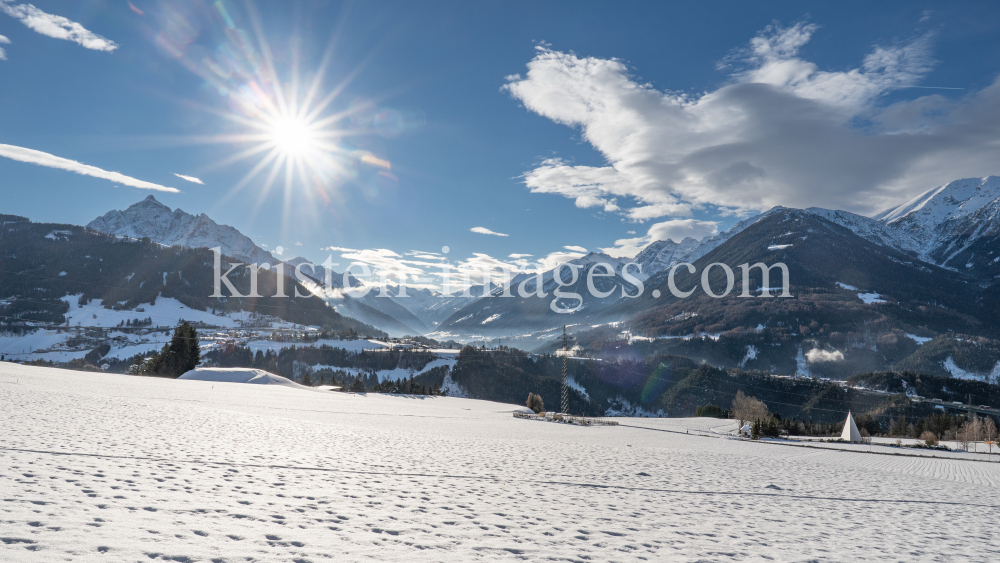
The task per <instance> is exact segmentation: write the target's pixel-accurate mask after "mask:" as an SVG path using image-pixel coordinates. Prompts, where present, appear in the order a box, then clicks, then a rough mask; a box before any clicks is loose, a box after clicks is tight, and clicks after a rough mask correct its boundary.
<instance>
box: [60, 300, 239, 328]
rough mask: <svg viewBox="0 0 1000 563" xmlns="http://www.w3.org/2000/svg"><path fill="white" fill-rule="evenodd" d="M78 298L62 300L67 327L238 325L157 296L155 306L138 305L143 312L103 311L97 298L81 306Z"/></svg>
mask: <svg viewBox="0 0 1000 563" xmlns="http://www.w3.org/2000/svg"><path fill="white" fill-rule="evenodd" d="M80 297H82V295H67V296H65V297H62V298H61V299H62V300H63V301H65V302H66V303H67V304H68V305H69V311H68V312H67V313H66V316H68V317H71V318H70V325H72V326H84V327H88V326H92V327H115V326H118V323H120V322H122V321H128V320H131V319H136V318H140V319H145V318H146V317H149V318H151V319H153V326H169V327H174V326H176V325H177V323H178V322H179V321H180V320H181V319H184V320H185V321H190V322H203V323H205V324H208V325H214V326H220V327H230V328H232V327H237V326H239V322H238V321H237V320H235V319H233V318H231V317H226V316H222V315H213V314H212V312H211V311H199V310H197V309H192V308H190V307H186V306H184V305H183V304H182V303H181V302H180V301H178V300H176V299H174V298H173V297H163V296H160V297H157V298H156V304H155V305H150V304H149V303H143V304H142V305H141V306H140V307H141V308H142V309H143V311H138V310H134V309H126V310H124V311H115V310H113V309H105V308H104V307H103V302H102V301H101V300H100V299H94V300H92V301H91V302H90V303H87V304H85V305H83V306H82V307H81V306H79V305H78V302H79V300H80Z"/></svg>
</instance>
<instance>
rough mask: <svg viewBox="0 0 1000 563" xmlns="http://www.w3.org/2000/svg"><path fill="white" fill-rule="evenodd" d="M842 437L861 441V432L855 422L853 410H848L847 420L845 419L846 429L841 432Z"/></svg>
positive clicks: (842, 438)
mask: <svg viewBox="0 0 1000 563" xmlns="http://www.w3.org/2000/svg"><path fill="white" fill-rule="evenodd" d="M840 439H841V440H845V441H847V442H860V441H861V432H858V425H857V424H854V417H853V416H851V411H847V420H845V421H844V431H843V432H841V433H840Z"/></svg>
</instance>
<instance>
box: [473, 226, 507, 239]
mask: <svg viewBox="0 0 1000 563" xmlns="http://www.w3.org/2000/svg"><path fill="white" fill-rule="evenodd" d="M469 230H470V231H472V232H474V233H479V234H481V235H493V236H495V237H506V236H510V235H505V234H503V233H497V232H494V231H491V230H489V229H487V228H486V227H472V228H471V229H469Z"/></svg>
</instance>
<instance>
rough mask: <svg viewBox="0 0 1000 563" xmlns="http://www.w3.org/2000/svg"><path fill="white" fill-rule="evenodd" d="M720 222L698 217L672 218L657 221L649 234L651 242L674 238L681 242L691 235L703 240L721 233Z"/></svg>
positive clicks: (673, 239) (675, 240)
mask: <svg viewBox="0 0 1000 563" xmlns="http://www.w3.org/2000/svg"><path fill="white" fill-rule="evenodd" d="M718 227H719V224H718V223H717V222H715V221H699V220H698V219H671V220H670V221H664V222H662V223H656V224H655V225H653V226H652V227H650V228H649V232H648V233H647V236H649V237H650V239H651V240H650V242H652V241H654V240H672V241H674V242H681V241H682V240H684V239H686V238H688V237H691V238H694V239H697V240H701V239H703V238H705V237H706V236H714V235H717V234H719V228H718Z"/></svg>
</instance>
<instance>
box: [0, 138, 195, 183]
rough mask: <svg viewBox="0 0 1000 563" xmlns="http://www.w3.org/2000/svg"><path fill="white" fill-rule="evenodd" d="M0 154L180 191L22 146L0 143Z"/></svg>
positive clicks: (80, 172)
mask: <svg viewBox="0 0 1000 563" xmlns="http://www.w3.org/2000/svg"><path fill="white" fill-rule="evenodd" d="M0 156H3V157H6V158H9V159H11V160H17V161H20V162H27V163H29V164H37V165H39V166H47V167H49V168H59V169H61V170H69V171H70V172H76V173H77V174H83V175H84V176H93V177H94V178H103V179H105V180H111V181H112V182H117V183H119V184H124V185H126V186H132V187H133V188H141V189H144V190H157V191H161V192H173V193H177V192H179V191H180V190H178V189H176V188H170V187H167V186H161V185H159V184H154V183H152V182H145V181H143V180H137V179H135V178H132V177H131V176H126V175H124V174H122V173H120V172H108V171H107V170H102V169H100V168H97V167H96V166H90V165H89V164H82V163H79V162H77V161H75V160H70V159H68V158H62V157H59V156H55V155H52V154H49V153H47V152H42V151H36V150H34V149H26V148H24V147H15V146H13V145H0Z"/></svg>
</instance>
